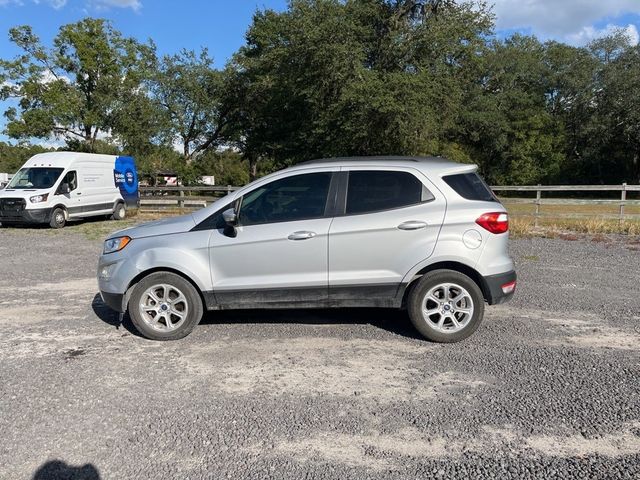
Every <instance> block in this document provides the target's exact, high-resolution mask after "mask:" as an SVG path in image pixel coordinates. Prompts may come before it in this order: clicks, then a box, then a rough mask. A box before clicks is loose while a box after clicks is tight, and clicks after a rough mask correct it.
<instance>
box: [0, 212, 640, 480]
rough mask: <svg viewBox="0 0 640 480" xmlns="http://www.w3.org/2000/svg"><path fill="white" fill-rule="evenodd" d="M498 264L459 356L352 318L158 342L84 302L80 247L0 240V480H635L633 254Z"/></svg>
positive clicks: (91, 255) (276, 316) (402, 322)
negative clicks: (509, 278)
mask: <svg viewBox="0 0 640 480" xmlns="http://www.w3.org/2000/svg"><path fill="white" fill-rule="evenodd" d="M84 230H85V231H86V230H87V227H86V225H85V226H84ZM511 248H512V254H513V257H514V259H515V260H516V263H517V265H518V273H519V289H518V291H517V293H516V296H515V297H514V299H513V301H512V302H511V303H510V304H507V305H505V306H498V307H491V308H488V310H487V314H486V317H485V322H484V324H483V326H482V327H481V328H480V330H479V331H478V332H477V333H476V334H475V335H474V336H473V337H471V338H470V339H468V340H467V341H465V342H463V343H460V344H455V345H436V344H433V343H429V342H426V341H423V340H421V339H419V338H418V337H417V335H416V333H415V332H414V330H413V328H412V327H411V324H410V323H409V320H408V318H407V317H406V315H405V314H402V313H400V312H394V311H371V310H350V311H349V310H340V311H310V312H296V311H285V312H236V313H214V314H210V315H208V316H207V317H206V318H205V319H204V320H203V323H202V324H201V325H200V326H199V327H197V328H196V330H195V331H194V332H193V334H191V335H190V336H189V337H187V338H186V339H184V340H181V341H178V342H172V343H158V342H151V341H147V340H144V339H143V338H140V337H139V336H137V335H135V334H134V333H132V330H131V326H130V324H129V322H128V321H127V319H126V317H125V322H124V324H123V325H119V323H118V317H117V315H115V314H113V313H112V312H110V311H109V310H108V309H107V308H106V307H105V306H104V305H103V304H102V302H101V301H100V299H99V297H98V296H96V293H97V288H96V281H95V279H94V273H95V272H94V271H95V267H96V261H97V255H98V253H99V251H100V249H101V242H100V241H99V240H89V239H87V238H86V237H85V236H83V235H81V234H80V233H78V230H77V229H75V227H71V228H68V229H65V230H63V231H56V232H52V231H49V230H41V229H37V230H32V229H17V230H0V438H1V439H2V440H1V441H0V478H2V479H21V478H27V479H28V478H37V479H45V478H90V479H96V478H101V479H112V478H150V479H158V478H193V479H196V478H215V479H218V478H233V479H238V478H260V479H263V478H278V479H280V478H292V479H303V478H308V479H312V478H314V479H315V478H334V479H346V478H357V479H361V478H362V479H364V478H388V479H411V478H420V479H424V478H452V477H458V478H469V477H471V478H496V477H499V478H518V479H521V478H544V479H547V478H639V477H640V376H639V374H640V367H639V365H640V362H639V360H640V356H639V351H640V326H639V325H640V251H639V250H638V247H637V246H633V245H625V244H623V243H622V242H620V241H617V240H615V239H614V240H612V241H607V242H593V241H589V240H579V241H566V240H553V239H541V238H534V239H522V240H515V241H513V242H512V246H511ZM64 475H67V476H64ZM74 475H75V476H74Z"/></svg>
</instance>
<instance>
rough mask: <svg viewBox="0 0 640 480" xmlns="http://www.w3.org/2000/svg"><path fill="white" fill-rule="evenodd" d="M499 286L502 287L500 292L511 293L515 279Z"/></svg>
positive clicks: (514, 285) (514, 287)
mask: <svg viewBox="0 0 640 480" xmlns="http://www.w3.org/2000/svg"><path fill="white" fill-rule="evenodd" d="M500 288H501V289H502V293H504V294H505V295H506V294H509V293H513V291H514V290H515V289H516V281H515V280H514V281H513V282H509V283H505V284H504V285H502V286H501V287H500Z"/></svg>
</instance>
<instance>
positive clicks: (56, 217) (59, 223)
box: [49, 207, 67, 228]
mask: <svg viewBox="0 0 640 480" xmlns="http://www.w3.org/2000/svg"><path fill="white" fill-rule="evenodd" d="M66 223H67V216H66V214H65V211H64V209H63V208H60V207H56V208H54V209H53V212H51V219H50V220H49V226H50V227H51V228H62V227H64V226H65V224H66Z"/></svg>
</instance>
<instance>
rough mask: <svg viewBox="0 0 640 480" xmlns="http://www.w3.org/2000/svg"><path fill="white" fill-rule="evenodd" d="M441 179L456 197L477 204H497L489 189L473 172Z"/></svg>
mask: <svg viewBox="0 0 640 480" xmlns="http://www.w3.org/2000/svg"><path fill="white" fill-rule="evenodd" d="M442 179H443V180H444V181H445V182H446V183H447V185H449V186H450V187H451V188H453V189H454V190H455V191H456V193H457V194H458V195H460V196H461V197H462V198H466V199H467V200H476V201H479V202H497V201H498V199H497V198H496V196H495V195H494V194H493V192H492V191H491V189H490V188H489V187H488V186H487V184H486V183H484V180H482V178H480V175H478V174H477V173H475V172H470V173H459V174H456V175H446V176H444V177H442Z"/></svg>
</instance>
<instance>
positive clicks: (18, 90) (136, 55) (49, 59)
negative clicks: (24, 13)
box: [0, 18, 154, 150]
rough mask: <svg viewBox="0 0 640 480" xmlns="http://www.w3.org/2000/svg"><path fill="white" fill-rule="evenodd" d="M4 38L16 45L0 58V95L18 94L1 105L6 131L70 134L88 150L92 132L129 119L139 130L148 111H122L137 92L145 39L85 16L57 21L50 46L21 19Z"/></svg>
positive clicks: (148, 63)
mask: <svg viewBox="0 0 640 480" xmlns="http://www.w3.org/2000/svg"><path fill="white" fill-rule="evenodd" d="M9 38H10V40H11V41H12V42H13V43H15V44H16V45H17V46H18V47H19V48H20V49H21V50H22V52H23V53H22V54H21V55H20V56H18V57H17V58H16V59H14V60H10V61H7V60H2V61H0V81H1V82H0V83H2V85H3V87H2V89H1V90H0V99H3V100H5V99H8V98H16V99H18V107H17V108H9V109H8V110H7V111H6V112H5V117H6V118H7V127H6V133H7V134H8V135H9V136H10V137H12V138H16V139H26V138H31V137H35V138H49V137H51V136H55V137H58V138H64V139H66V140H72V139H75V140H80V141H82V142H83V143H85V144H87V145H88V146H89V149H90V150H91V149H93V147H94V145H95V144H96V141H97V140H98V139H100V138H106V137H109V136H118V135H119V134H120V133H126V132H131V131H132V124H133V123H134V122H135V125H136V128H138V129H142V130H144V129H145V122H149V121H151V119H152V118H153V117H149V116H147V117H145V118H140V117H135V118H130V117H128V116H127V115H124V114H123V112H125V111H126V110H127V108H131V105H136V104H137V103H138V98H139V97H140V96H141V95H144V92H143V91H142V90H141V85H142V81H143V80H144V78H145V77H146V76H147V75H148V72H149V69H150V68H152V67H153V63H154V47H153V45H152V44H147V45H143V44H141V43H139V42H137V41H136V40H134V39H132V38H125V37H123V36H122V35H121V34H120V32H118V31H117V30H115V29H114V28H113V27H112V26H111V24H110V23H109V22H107V21H105V20H102V19H93V18H86V19H84V20H81V21H79V22H77V23H73V24H69V25H65V26H63V27H61V28H60V31H59V33H58V35H57V36H56V37H55V39H54V40H53V47H52V48H46V47H45V46H43V45H42V44H41V42H40V40H39V39H38V37H37V36H36V35H35V34H34V33H33V31H32V29H31V27H29V26H26V25H25V26H21V27H16V28H12V29H11V30H10V33H9ZM126 118H129V119H128V121H125V119H126ZM127 122H128V125H127Z"/></svg>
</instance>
